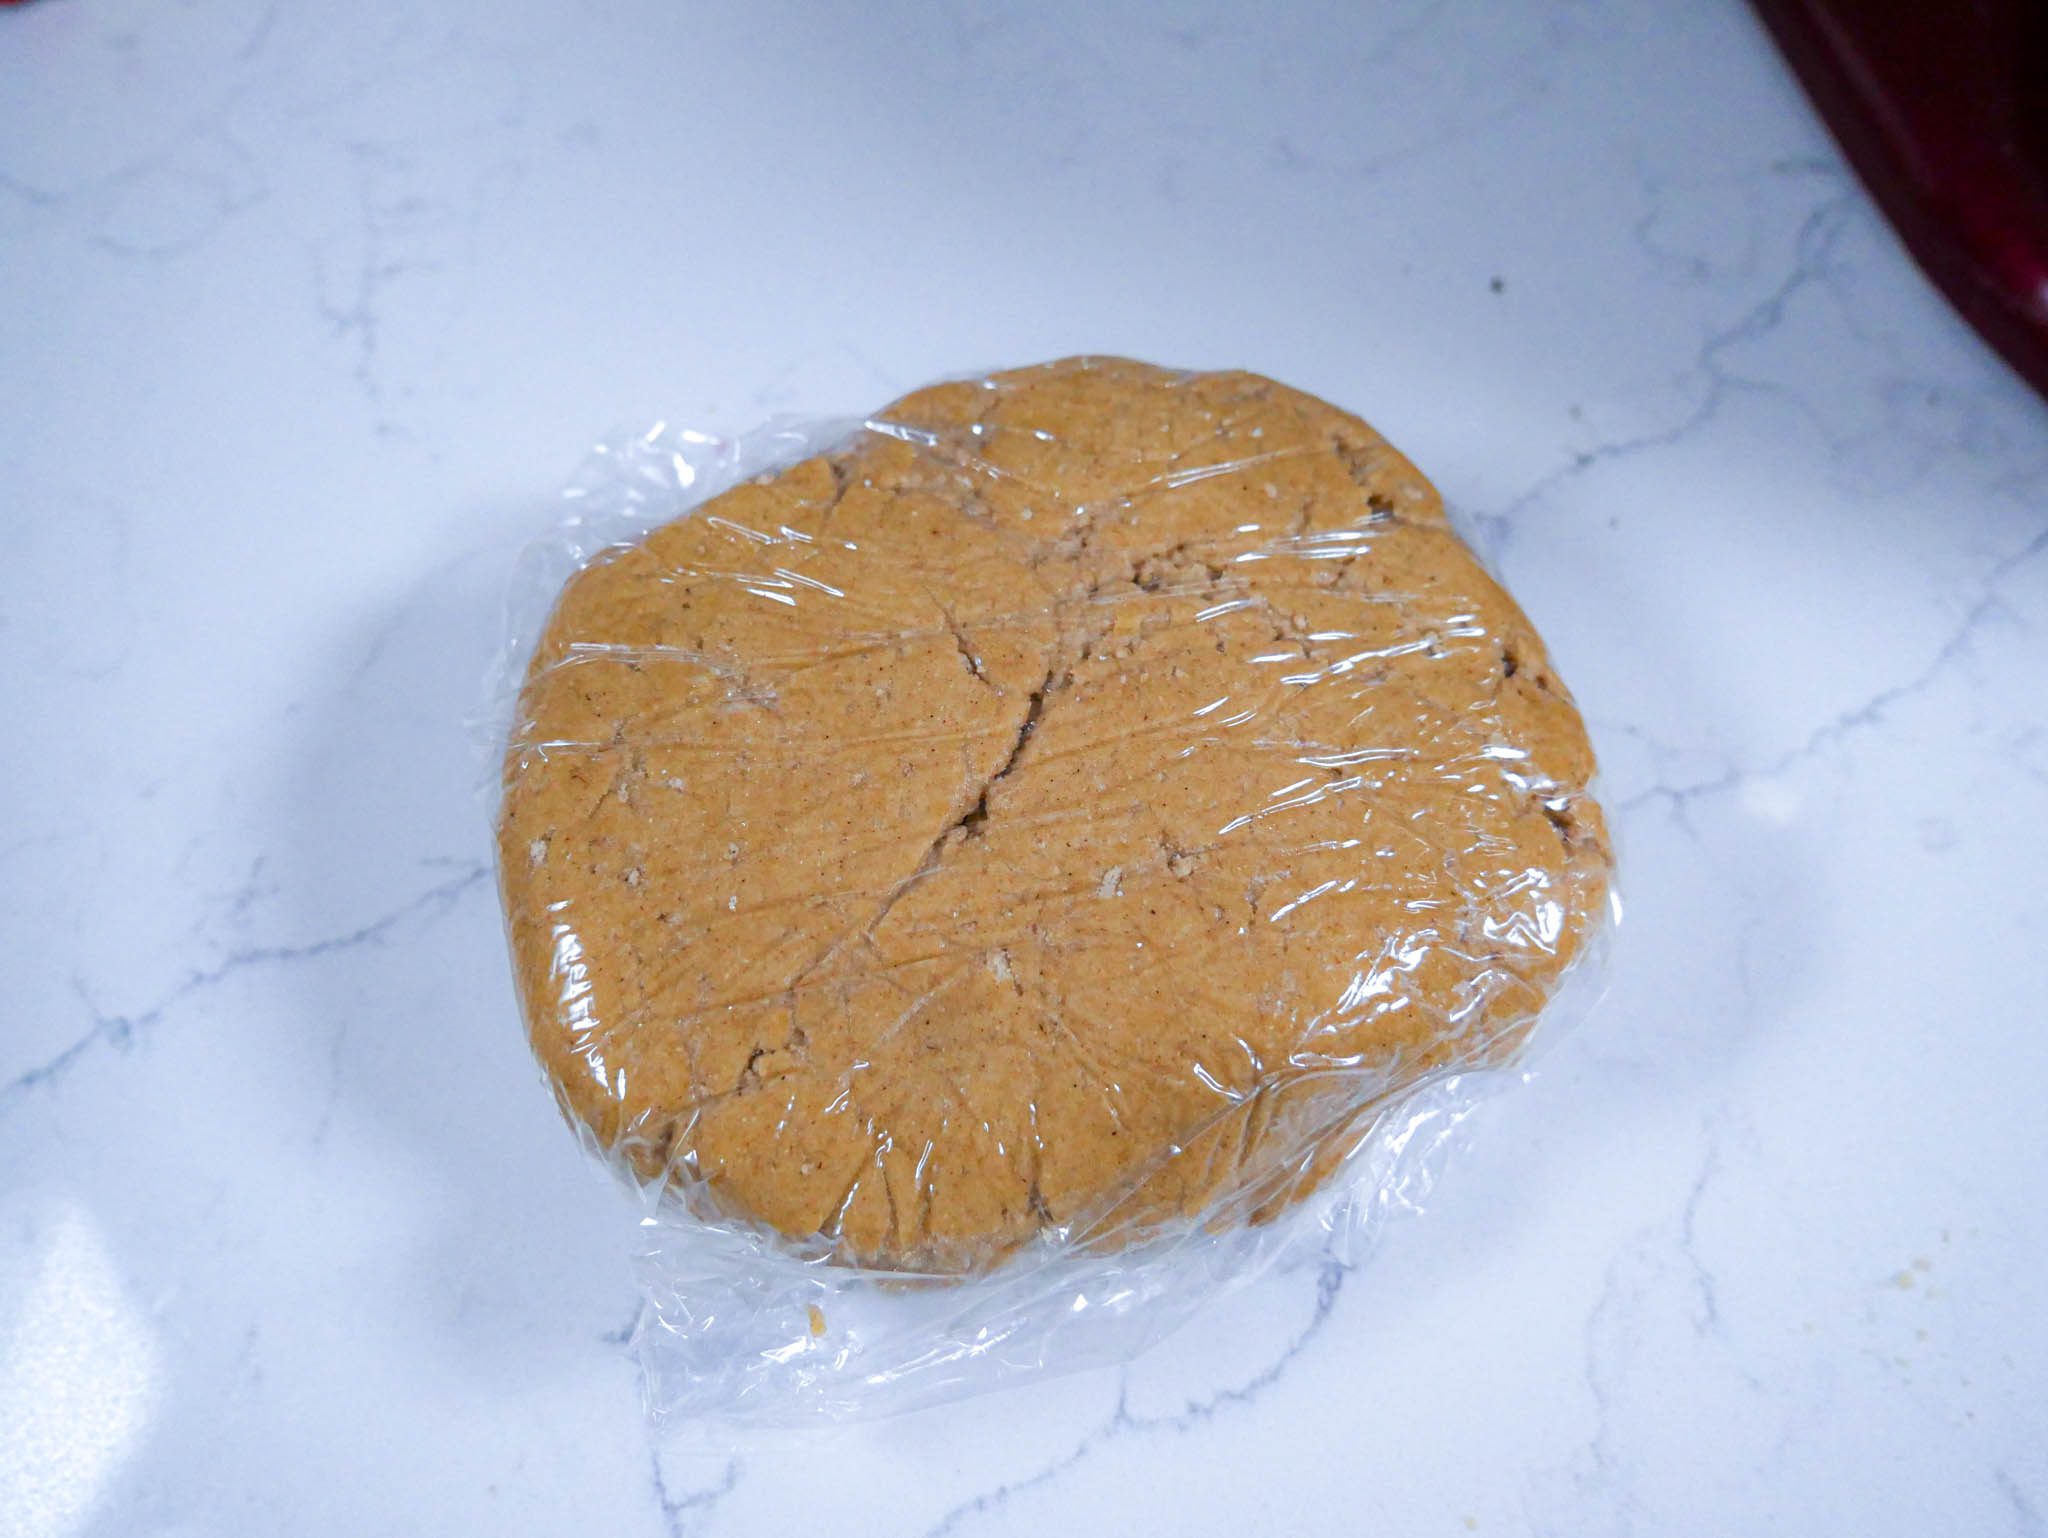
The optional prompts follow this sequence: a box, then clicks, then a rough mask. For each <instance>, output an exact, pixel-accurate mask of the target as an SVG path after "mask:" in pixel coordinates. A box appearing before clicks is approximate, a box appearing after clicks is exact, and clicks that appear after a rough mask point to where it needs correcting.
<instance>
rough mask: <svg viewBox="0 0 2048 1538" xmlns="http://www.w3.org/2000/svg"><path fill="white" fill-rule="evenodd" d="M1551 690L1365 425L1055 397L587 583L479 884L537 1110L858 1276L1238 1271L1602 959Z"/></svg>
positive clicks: (737, 500) (1076, 367)
mask: <svg viewBox="0 0 2048 1538" xmlns="http://www.w3.org/2000/svg"><path fill="white" fill-rule="evenodd" d="M1592 770H1593V758H1592V753H1591V751H1590V749H1589V747H1588V745H1587V742H1586V736H1585V732H1584V729H1583V726H1582V725H1581V722H1580V720H1579V716H1578V714H1577V712H1576V710H1575V709H1574V708H1573V706H1572V703H1571V700H1570V697H1569V696H1568V695H1567V694H1566V692H1565V690H1564V688H1563V686H1562V685H1561V684H1560V683H1559V682H1558V681H1557V679H1556V678H1555V676H1554V675H1553V674H1552V672H1551V670H1550V667H1549V664H1548V661H1547V660H1546V658H1545V655H1544V650H1543V645H1542V642H1541V641H1540V640H1538V638H1537V636H1536V634H1535V632H1534V631H1533V630H1532V629H1531V628H1530V626H1529V623H1528V621H1527V620H1526V619H1524V618H1523V616H1522V614H1521V612H1520V610H1519V609H1517V608H1516V606H1515V604H1514V603H1513V601H1512V600H1511V599H1509V598H1508V597H1507V595H1506V594H1505V593H1503V592H1502V591H1501V590H1500V588H1499V587H1498V586H1496V585H1495V583H1494V582H1493V581H1492V580H1491V579H1490V578H1489V577H1488V576H1487V575H1486V574H1485V573H1484V572H1483V571H1482V570H1481V569H1480V567H1479V566H1478V564H1477V563H1476V561H1475V560H1474V559H1473V557H1472V556H1471V554H1470V552H1469V551H1468V550H1467V549H1466V548H1465V546H1464V545H1463V544H1462V543H1460V541H1459V540H1458V539H1457V537H1456V536H1455V535H1454V534H1453V533H1452V532H1451V530H1450V529H1449V527H1448V526H1447V524H1446V523H1445V520H1444V516H1443V511H1442V508H1441V505H1440V503H1439V500H1438V498H1437V495H1436V493H1435V491H1434V490H1433V489H1432V488H1431V487H1430V485H1429V484H1428V482H1426V481H1425V480H1424V479H1423V478H1422V476H1421V475H1420V474H1418V473H1417V472H1416V470H1415V468H1414V467H1413V466H1412V465H1410V464H1409V463H1408V462H1407V461H1406V460H1405V459H1403V458H1402V457H1401V455H1400V454H1398V453H1397V452H1395V451H1394V450H1393V449H1392V448H1391V447H1390V446H1389V445H1388V444H1387V443H1386V442H1385V441H1384V440H1382V439H1381V438H1380V437H1379V436H1378V435H1377V434H1375V433H1374V432H1373V431H1372V430H1371V429H1370V428H1368V427H1367V426H1366V425H1365V424H1364V423H1362V422H1360V421H1359V420H1358V419H1357V418H1355V417H1352V416H1349V415H1347V414H1346V413H1344V412H1341V411H1338V410H1336V409H1335V408H1333V407H1331V406H1328V405H1326V404H1324V403H1323V402H1321V401H1318V400H1315V399H1313V398H1311V397H1309V396H1306V395H1303V394H1301V393H1299V392H1297V391H1294V390H1290V389H1287V388H1285V387H1284V386H1281V385H1278V384H1275V383H1273V382H1272V381H1271V380H1267V379H1263V378H1260V377H1258V376H1257V375H1253V374H1244V373H1216V374H1181V373H1172V372H1168V371H1166V370H1162V369H1157V368H1152V367H1149V366H1147V365H1144V364H1140V363H1133V362H1128V361H1124V360H1119V359H1109V358H1087V359H1070V360H1067V361H1064V362H1059V363H1051V364H1046V365H1043V366H1041V367H1037V368H1028V369H1020V370H1016V371H1014V372H1011V373H1006V374H1000V375H996V376H994V377H993V378H989V379H985V380H977V381H971V382H962V383H952V384H943V385H938V386H935V387H933V388H931V389H927V390H922V391H919V392H917V393H916V394H913V395H910V396H908V397H906V398H905V399H903V400H901V401H899V402H897V403H896V404H895V405H894V406H892V407H890V408H888V409H887V410H886V411H884V412H883V413H882V414H881V416H880V417H879V418H877V419H876V420H875V421H873V422H871V423H870V424H869V427H868V429H867V430H865V431H863V432H861V433H860V434H858V435H857V436H856V438H855V439H854V440H853V441H852V442H850V443H848V444H847V445H846V446H845V447H843V448H841V449H839V450H837V451H835V452H833V453H830V454H826V455H824V456H821V457H818V458H814V459H810V460H807V461H805V462H803V463H801V464H798V465H796V466H794V467H792V468H790V469H787V470H784V471H782V472H780V473H778V474H775V475H771V476H764V477H761V478H760V479H758V480H755V481H753V482H750V483H748V484H745V485H742V486H740V487H738V488H737V489H735V490H733V491H730V492H728V493H726V494H725V495H723V496H721V497H718V498H716V499H714V500H712V501H711V502H709V503H707V504H706V505H704V506H702V507H700V508H698V509H697V510H695V511H694V512H692V513H690V514H688V515H686V516H685V517H682V518H679V519H677V520H676V521H675V522H673V523H670V524H668V525H666V526H664V527H662V528H659V529H656V530H654V531H653V532H652V533H651V534H649V535H648V536H647V537H646V538H645V539H643V540H642V541H641V542H639V543H638V544H635V545H632V546H630V547H628V548H624V549H621V550H618V551H616V552H613V553H612V554H610V555H609V556H608V557H607V558H605V559H603V560H600V561H599V562H598V563H596V564H594V565H592V566H590V567H589V568H587V569H586V570H584V571H583V572H581V573H580V574H579V575H578V576H577V577H576V578H575V579H574V580H573V581H572V582H570V583H569V585H568V587H567V588H566V589H565V591H564V592H563V594H562V596H561V599H560V601H559V603H558V605H557V607H556V610H555V613H554V615H553V618H552V619H551V621H550V623H549V625H548V628H547V631H546V633H545V635H544V636H543V638H542V640H541V642H540V645H539V647H538V649H537V651H536V654H535V656H534V658H533V662H532V665H531V669H530V671H529V674H528V677H527V681H526V686H525V690H524V693H523V695H522V700H521V710H520V721H519V725H518V728H517V729H516V731H515V733H514V736H513V741H512V743H511V746H510V750H509V753H508V756H507V759H506V767H505V796H504V805H503V811H502V815H501V821H500V827H499V840H500V851H499V852H500V872H501V878H502V884H503V895H504V900H505V907H506V913H507V915H508V921H509V924H510V928H511V936H512V945H513V952H514V957H515V962H516V966H517V970H518V977H519V983H520V990H521V996H522V999H523V1001H524V1005H525V1008H526V1012H527V1018H528V1024H529V1027H530V1031H531V1034H532V1038H533V1043H534V1046H535V1049H536V1050H537V1051H538V1053H539V1055H540V1058H541V1060H542V1062H543V1064H544V1065H545V1067H546V1069H547V1071H548V1073H549V1074H550V1076H551V1077H552V1079H553V1081H554V1082H555V1084H556V1086H557V1088H558V1091H559V1095H560V1099H561V1101H562V1103H563V1105H564V1107H565V1108H566V1109H567V1111H568V1112H569V1113H570V1114H571V1115H572V1116H574V1117H576V1118H578V1119H580V1120H581V1121H582V1122H584V1123H585V1124H587V1126H588V1127H589V1128H590V1129H591V1130H592V1132H593V1133H594V1134H595V1135H596V1137H597V1138H598V1140H599V1141H600V1142H601V1143H603V1144H604V1145H606V1146H607V1147H610V1148H612V1149H613V1150H615V1151H616V1152H617V1153H618V1154H619V1155H620V1156H622V1157H624V1158H626V1159H628V1160H630V1161H631V1162H632V1164H633V1165H634V1166H635V1167H636V1168H637V1169H638V1170H639V1171H640V1172H641V1173H642V1174H643V1175H647V1176H650V1177H652V1176H657V1175H660V1174H662V1173H663V1172H664V1171H666V1172H667V1174H668V1175H669V1176H670V1178H672V1179H673V1180H674V1181H675V1182H676V1183H677V1185H678V1187H679V1189H681V1190H682V1191H683V1192H684V1193H685V1194H686V1195H687V1196H688V1198H689V1199H690V1200H692V1201H695V1202H698V1203H702V1204H705V1205H706V1206H708V1207H709V1208H711V1209H712V1210H716V1211H718V1212H720V1213H724V1214H727V1215H731V1216H735V1217H742V1218H751V1219H755V1220H758V1221H760V1222H763V1223H765V1224H768V1225H770V1226H772V1227H773V1228H774V1229H776V1230H779V1231H780V1232H782V1233H783V1234H786V1235H789V1236H791V1237H792V1238H803V1237H806V1236H820V1237H819V1239H818V1240H817V1242H818V1243H820V1244H822V1245H824V1246H827V1247H829V1248H830V1249H831V1250H832V1252H833V1253H834V1254H836V1255H837V1256H838V1257H839V1258H841V1259H845V1260H849V1261H858V1262H861V1263H865V1264H870V1265H875V1266H881V1267H888V1268H895V1269H920V1270H929V1271H937V1272H968V1271H975V1270H979V1269H984V1268H986V1267H987V1266H989V1265H991V1264H993V1263H994V1262H996V1261H998V1260H1000V1259H1001V1258H1002V1257H1003V1256H1005V1255H1006V1254H1008V1253H1010V1252H1012V1251H1013V1250H1015V1249H1016V1248H1017V1247H1018V1246H1020V1245H1022V1244H1024V1243H1026V1242H1028V1241H1030V1240H1032V1239H1033V1238H1034V1236H1037V1235H1039V1234H1041V1233H1045V1234H1049V1235H1052V1236H1056V1237H1060V1238H1064V1239H1065V1240H1067V1241H1069V1242H1086V1243H1093V1244H1115V1243H1122V1242H1127V1241H1128V1240H1129V1239H1131V1238H1132V1237H1135V1236H1138V1235H1142V1234H1146V1233H1150V1232H1154V1231H1156V1229H1157V1228H1158V1226H1159V1225H1161V1224H1166V1223H1171V1222H1173V1221H1176V1220H1178V1219H1181V1218H1185V1217H1188V1216H1198V1217H1201V1218H1203V1219H1206V1220H1208V1221H1243V1220H1247V1219H1250V1218H1253V1217H1256V1216H1260V1215H1263V1214H1264V1213H1266V1212H1268V1211H1270V1210H1272V1208H1273V1207H1275V1206H1276V1205H1278V1204H1280V1203H1282V1202H1285V1201H1287V1200H1290V1199H1292V1198H1294V1197H1296V1196H1299V1195H1300V1194H1301V1193H1302V1192H1303V1191H1304V1190H1306V1189H1307V1188H1308V1187H1309V1186H1310V1185H1312V1184H1313V1183H1314V1182H1315V1181H1316V1180H1319V1179H1320V1178H1322V1176H1323V1175H1324V1174H1326V1173H1327V1171H1328V1170H1329V1169H1330V1168H1331V1167H1333V1166H1334V1165H1335V1163H1336V1162H1337V1158H1338V1157H1339V1155H1340V1154H1341V1152H1342V1151H1343V1149H1344V1148H1345V1147H1346V1146H1347V1145H1348V1143H1349V1142H1350V1141H1351V1140H1352V1139H1354V1138H1355V1137H1356V1135H1357V1134H1358V1133H1359V1131H1360V1130H1361V1129H1362V1128H1363V1127H1364V1126H1365V1125H1366V1124H1368V1123H1369V1121H1370V1118H1371V1116H1372V1115H1373V1114H1374V1112H1375V1110H1376V1109H1377V1108H1378V1107H1379V1106H1380V1105H1381V1104H1383V1103H1384V1102H1385V1100H1386V1099H1387V1097H1389V1096H1390V1095H1393V1094H1396V1093H1398V1092H1400V1091H1401V1090H1403V1089H1405V1088H1407V1087H1409V1086H1411V1085H1412V1084H1414V1083H1415V1082H1416V1080H1417V1079H1418V1078H1419V1077H1421V1076H1423V1075H1426V1074H1429V1073H1431V1072H1434V1071H1438V1070H1442V1069H1445V1068H1449V1067H1453V1066H1457V1065H1461V1064H1467V1063H1474V1062H1481V1061H1490V1060H1494V1059H1497V1058H1498V1057H1499V1056H1501V1055H1502V1054H1503V1053H1505V1052H1506V1051H1507V1050H1509V1049H1511V1048H1512V1047H1513V1045H1514V1044H1516V1043H1517V1042H1518V1041H1519V1040H1520V1039H1521V1036H1522V1035H1523V1033H1524V1032H1525V1031H1526V1028H1527V1026H1528V1025H1529V1023H1530V1022H1531V1021H1532V1020H1533V1018H1534V1016H1535V1014H1536V1012H1537V1010H1538V1009H1540V1007H1541V1006H1542V1004H1543V1003H1544V1001H1545V999H1546V998H1547V997H1548V995H1549V994H1550V993H1551V991H1552V990H1553V988H1554V986H1555V984H1556V982H1557V980H1558V976H1559V974H1560V972H1561V970H1562V969H1563V968H1564V967H1565V965H1566V964H1567V963H1568V962H1569V961H1570V960H1571V959H1572V957H1573V956H1574V954H1575V953H1576V952H1577V950H1578V949H1579V947H1580V944H1581V942H1582V940H1583V939H1584V938H1585V936H1586V934H1587V933H1588V932H1589V930H1590V929H1591V928H1592V927H1593V926H1594V925H1595V924H1596V923H1597V922H1598V919H1599V916H1600V913H1601V911H1602V908H1603V903H1604V896H1605V890H1606V884H1607V879H1608V872H1609V856H1608V851H1607V845H1606V840H1605V836H1604V832H1603V827H1602V823H1601V818H1600V813H1599V809H1598V808H1597V807H1596V806H1595V805H1594V803H1593V801H1592V800H1591V798H1590V797H1589V796H1588V795H1587V793H1586V784H1587V780H1588V777H1589V776H1590V775H1591V773H1592Z"/></svg>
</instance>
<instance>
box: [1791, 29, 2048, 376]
mask: <svg viewBox="0 0 2048 1538" xmlns="http://www.w3.org/2000/svg"><path fill="white" fill-rule="evenodd" d="M1755 4H1756V8H1757V11H1758V13H1759V14H1760V15H1762V17H1763V19H1764V24H1765V25H1766V26H1768V27H1769V28H1770V30H1771V32H1772V35H1773V36H1775V37H1776V38H1777V41H1778V46H1779V47H1780V48H1781V49H1783V50H1784V53H1785V57H1786V58H1787V60H1789V61H1790V62H1791V65H1792V68H1793V70H1794V72H1795V73H1797V75H1798V76H1799V79H1800V82H1801V84H1803V85H1804V86H1805V87H1806V92H1807V94H1808V95H1809V96H1811V97H1812V98H1813V103H1814V105H1815V106H1816V107H1817V108H1818V109H1819V110H1820V114H1821V116H1822V117H1823V118H1825V119H1826V120H1827V123H1828V126H1829V127H1830V128H1831V129H1832V130H1833V131H1834V135H1835V138H1836V140H1837V141H1839V142H1840V144H1841V146H1842V152H1843V153H1844V154H1845V155H1847V156H1848V158H1849V163H1850V164H1851V165H1853V166H1854V167H1855V168H1856V172H1857V174H1858V175H1859V176H1861V177H1862V178H1863V183H1864V185H1865V186H1866V187H1868V188H1869V189H1870V194H1871V196H1872V197H1873V198H1875V199H1876V200H1877V204H1878V206H1879V207H1880V208H1882V209H1883V210H1884V213H1885V217H1886V218H1888V219H1890V220H1891V222H1892V225H1893V227H1894V228H1895V229H1897V230H1898V232H1899V235H1900V238H1901V239H1903V240H1904V241H1905V243H1906V248H1907V249H1908V250H1909V251H1911V252H1912V253H1913V257H1914V260H1916V261H1917V262H1919V264H1920V266H1921V268H1922V270H1924V271H1925V272H1926V274H1927V276H1928V277H1929V278H1931V279H1932V280H1933V281H1934V283H1935V285H1936V286H1937V287H1938V288H1940V290H1941V291H1942V292H1943V293H1944V294H1946V295H1947V296H1948V297H1949V300H1950V302H1952V303H1953V304H1954V305H1955V307H1956V308H1957V309H1958V310H1960V311H1962V313H1963V316H1964V318H1965V319H1966V320H1968V321H1969V322H1970V324H1971V325H1973V326H1975V327H1976V328H1977V330H1978V332H1979V333H1980V334H1981V335H1982V336H1983V337H1984V339H1985V340H1986V341H1987V342H1989V343H1990V344H1991V345H1992V346H1993V347H1995V348H1997V349H1998V351H1999V352H2000V353H2001V354H2003V355H2004V357H2005V360H2006V362H2008V363H2010V364H2011V365H2012V366H2013V367H2014V368H2015V369H2017V370H2018V371H2019V373H2020V374H2021V375H2022V376H2023V377H2024V378H2025V379H2026V380H2027V382H2028V383H2029V384H2031V385H2032V386H2033V387H2034V388H2035V389H2036V390H2037V391H2039V392H2041V394H2043V395H2044V396H2048V0H1950V3H1946V4H1944V3H1942V0H1755Z"/></svg>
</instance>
